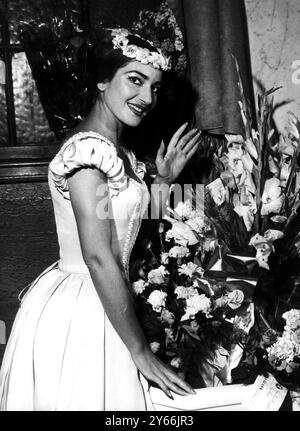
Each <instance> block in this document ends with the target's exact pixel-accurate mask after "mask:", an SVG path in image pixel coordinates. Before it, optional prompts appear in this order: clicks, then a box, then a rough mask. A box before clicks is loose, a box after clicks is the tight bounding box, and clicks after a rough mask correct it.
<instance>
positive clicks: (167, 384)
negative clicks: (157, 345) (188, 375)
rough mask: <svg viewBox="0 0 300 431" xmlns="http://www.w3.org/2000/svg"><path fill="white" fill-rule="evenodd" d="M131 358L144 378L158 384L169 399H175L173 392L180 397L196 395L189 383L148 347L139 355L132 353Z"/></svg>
mask: <svg viewBox="0 0 300 431" xmlns="http://www.w3.org/2000/svg"><path fill="white" fill-rule="evenodd" d="M131 356H132V359H133V361H134V363H135V365H136V367H137V368H138V369H139V371H140V372H141V373H142V374H143V376H144V377H146V379H148V380H150V381H152V382H154V383H156V384H157V385H158V386H159V387H160V389H161V390H162V391H163V392H164V393H165V394H166V395H167V396H168V397H169V398H172V399H173V397H172V394H171V391H173V392H175V393H176V394H178V395H189V394H195V393H196V392H195V391H194V389H193V388H192V387H191V386H190V385H189V384H188V383H186V382H185V381H184V380H182V379H181V378H180V377H178V376H177V374H176V373H174V372H173V371H172V370H170V368H168V367H167V366H166V365H165V364H164V363H163V362H162V361H161V360H160V359H159V358H157V357H156V356H155V355H154V354H153V353H152V352H151V350H150V348H149V347H148V346H147V347H145V348H144V350H142V351H141V352H139V353H131Z"/></svg>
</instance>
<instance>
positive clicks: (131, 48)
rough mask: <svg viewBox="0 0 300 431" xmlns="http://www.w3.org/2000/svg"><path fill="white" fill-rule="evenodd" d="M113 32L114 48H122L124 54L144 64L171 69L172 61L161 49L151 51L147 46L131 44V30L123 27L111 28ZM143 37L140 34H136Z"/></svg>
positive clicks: (161, 68) (164, 69)
mask: <svg viewBox="0 0 300 431" xmlns="http://www.w3.org/2000/svg"><path fill="white" fill-rule="evenodd" d="M111 34H112V43H113V47H114V49H121V51H122V54H123V55H124V56H125V57H128V58H131V59H134V58H135V59H136V60H137V61H140V62H141V63H142V64H150V65H151V66H153V67H154V68H155V69H160V70H163V71H166V70H169V69H170V61H169V58H167V57H165V56H164V55H163V53H162V52H161V50H160V49H158V48H155V49H157V51H158V52H151V51H150V50H149V49H147V48H141V47H139V46H137V45H134V44H129V39H128V36H129V34H130V33H129V32H128V30H126V29H123V28H116V29H112V30H111ZM135 36H137V37H139V38H140V39H142V38H141V37H140V36H139V35H135ZM147 42H148V43H149V44H150V45H151V46H153V47H154V45H153V44H152V43H151V42H150V41H148V40H147Z"/></svg>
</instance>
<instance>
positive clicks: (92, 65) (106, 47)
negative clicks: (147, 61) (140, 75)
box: [89, 29, 158, 86]
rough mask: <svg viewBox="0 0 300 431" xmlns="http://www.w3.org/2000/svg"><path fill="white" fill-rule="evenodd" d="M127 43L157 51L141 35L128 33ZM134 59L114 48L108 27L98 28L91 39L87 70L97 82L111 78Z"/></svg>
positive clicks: (95, 82)
mask: <svg viewBox="0 0 300 431" xmlns="http://www.w3.org/2000/svg"><path fill="white" fill-rule="evenodd" d="M127 37H128V41H129V44H133V45H136V46H138V47H140V48H147V49H148V50H149V51H150V52H158V49H157V48H156V47H155V46H153V45H152V44H151V43H150V42H149V41H147V40H146V39H143V38H142V37H140V36H138V35H136V34H133V33H130V32H129V34H128V36H127ZM131 61H134V60H133V59H130V58H128V57H126V56H125V55H123V53H122V51H121V49H114V47H113V43H112V35H111V30H110V29H98V30H96V31H95V34H94V35H93V39H92V40H91V52H90V61H89V71H90V74H91V77H92V79H93V81H94V85H95V86H96V84H97V83H98V82H104V81H105V80H109V81H110V80H111V79H112V78H113V77H114V75H115V73H116V72H117V70H118V69H119V68H120V67H123V66H126V64H127V63H130V62H131Z"/></svg>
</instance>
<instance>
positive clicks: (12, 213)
mask: <svg viewBox="0 0 300 431" xmlns="http://www.w3.org/2000/svg"><path fill="white" fill-rule="evenodd" d="M57 259H58V244H57V237H56V230H55V221H54V213H53V206H52V201H51V197H50V192H49V188H48V184H47V183H28V184H1V185H0V262H1V266H0V319H1V320H3V321H4V322H5V323H6V326H7V335H8V334H9V332H10V330H11V326H12V323H13V320H14V317H15V314H16V312H17V310H18V307H19V301H18V294H19V292H20V291H21V290H22V289H23V288H24V287H25V286H26V285H28V284H29V283H31V282H32V281H33V280H34V279H35V278H36V277H37V276H38V275H39V274H40V273H41V272H42V271H43V270H44V269H45V268H46V267H47V266H49V265H51V264H52V263H53V262H54V261H55V260H57ZM1 351H2V353H3V349H1ZM1 351H0V362H1Z"/></svg>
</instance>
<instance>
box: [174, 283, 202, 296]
mask: <svg viewBox="0 0 300 431" xmlns="http://www.w3.org/2000/svg"><path fill="white" fill-rule="evenodd" d="M174 293H175V295H176V296H177V299H188V298H190V297H191V296H194V295H197V294H198V291H197V289H195V287H193V286H189V287H184V286H177V287H176V289H175V290H174Z"/></svg>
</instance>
